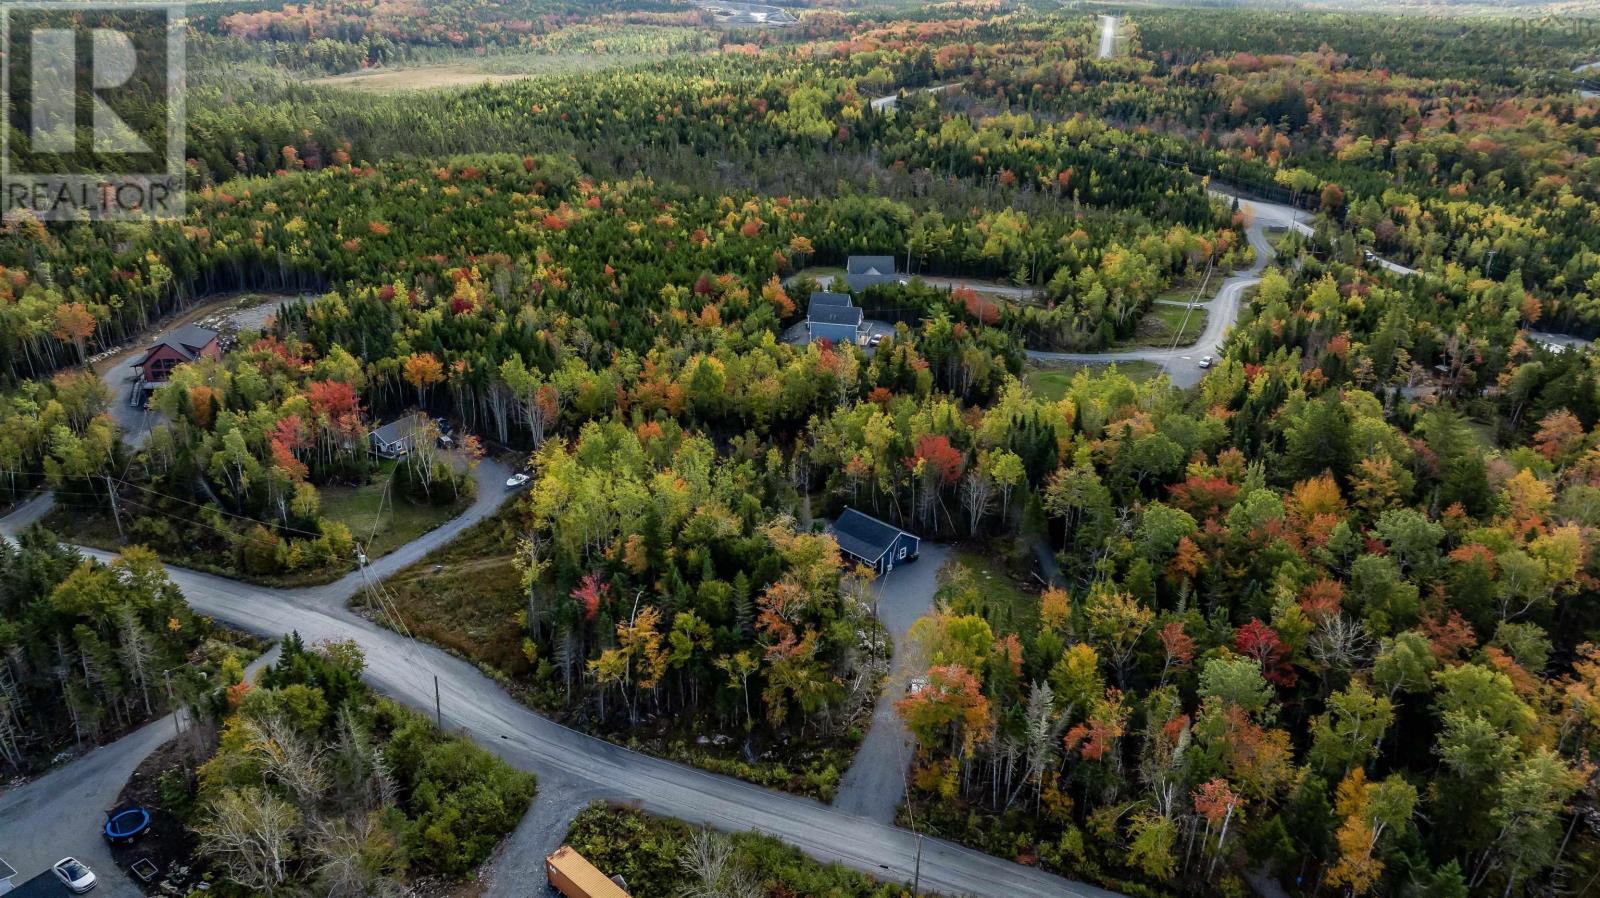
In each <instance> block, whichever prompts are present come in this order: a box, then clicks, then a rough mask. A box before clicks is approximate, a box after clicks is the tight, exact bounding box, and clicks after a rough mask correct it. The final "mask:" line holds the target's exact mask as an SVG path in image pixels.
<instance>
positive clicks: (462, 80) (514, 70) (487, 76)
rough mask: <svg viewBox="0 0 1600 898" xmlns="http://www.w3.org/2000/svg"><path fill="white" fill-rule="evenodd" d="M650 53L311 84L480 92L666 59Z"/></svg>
mask: <svg viewBox="0 0 1600 898" xmlns="http://www.w3.org/2000/svg"><path fill="white" fill-rule="evenodd" d="M665 58H667V56H666V55H665V54H650V53H549V54H538V55H534V54H521V55H516V56H494V57H486V58H483V59H472V60H467V61H463V62H452V63H440V64H438V65H418V66H407V67H401V68H375V69H368V70H366V71H362V72H349V73H346V74H343V75H328V76H325V77H321V78H310V79H307V80H306V82H305V83H306V84H311V85H316V86H319V87H339V88H346V89H349V90H360V91H368V92H371V93H402V92H406V91H418V90H441V89H449V88H466V87H477V86H479V85H481V84H500V83H503V82H506V81H520V80H522V79H525V78H539V77H546V76H550V75H571V74H581V73H583V72H595V71H600V70H602V69H611V68H621V67H624V66H630V65H638V64H642V63H647V62H655V61H658V60H661V59H665Z"/></svg>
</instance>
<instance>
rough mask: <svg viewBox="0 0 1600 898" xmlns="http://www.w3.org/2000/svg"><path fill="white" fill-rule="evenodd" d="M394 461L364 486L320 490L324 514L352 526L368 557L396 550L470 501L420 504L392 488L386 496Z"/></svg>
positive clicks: (388, 463)
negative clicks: (385, 491) (385, 485)
mask: <svg viewBox="0 0 1600 898" xmlns="http://www.w3.org/2000/svg"><path fill="white" fill-rule="evenodd" d="M393 465H394V463H393V462H385V463H384V467H385V470H383V471H380V472H379V473H378V475H377V476H375V477H374V478H373V480H372V482H371V483H368V484H365V485H363V486H327V487H323V488H322V489H321V490H319V492H320V493H321V494H322V513H323V515H324V516H326V517H328V518H330V519H332V520H335V521H338V522H340V523H341V524H344V525H345V526H346V527H349V528H350V533H351V534H352V535H353V536H355V538H356V541H357V542H359V543H361V544H362V545H363V546H365V547H366V551H367V556H368V557H369V558H379V557H381V556H384V555H387V554H389V553H390V552H393V551H394V550H395V549H398V548H400V547H401V546H403V545H405V544H406V543H409V542H411V541H412V540H414V539H416V538H417V537H419V536H421V535H422V534H424V533H427V532H428V531H429V530H432V529H433V528H435V527H438V526H439V525H440V524H443V523H445V522H446V521H448V520H450V519H451V518H453V517H455V516H456V515H458V514H460V513H461V511H462V510H463V509H464V508H466V505H467V501H466V500H459V501H456V502H453V503H451V504H449V505H417V504H413V503H412V502H411V501H409V500H407V499H406V498H404V497H402V496H398V495H396V494H395V493H394V492H393V491H392V490H391V491H390V494H389V495H388V496H385V495H384V484H385V483H387V482H388V480H389V478H388V469H391V468H392V467H393ZM380 510H381V512H380Z"/></svg>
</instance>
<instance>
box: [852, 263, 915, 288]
mask: <svg viewBox="0 0 1600 898" xmlns="http://www.w3.org/2000/svg"><path fill="white" fill-rule="evenodd" d="M844 280H845V283H847V284H849V285H850V289H851V290H854V291H856V292H860V291H862V290H865V289H867V288H868V287H876V286H879V285H880V284H904V283H905V282H906V279H905V278H904V277H901V276H900V275H899V274H897V273H896V272H895V270H894V256H851V257H850V258H849V259H847V260H846V261H845V264H844Z"/></svg>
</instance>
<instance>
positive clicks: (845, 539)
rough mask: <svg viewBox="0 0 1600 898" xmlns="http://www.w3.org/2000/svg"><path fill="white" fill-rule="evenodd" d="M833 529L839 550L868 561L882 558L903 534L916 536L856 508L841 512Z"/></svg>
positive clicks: (835, 520)
mask: <svg viewBox="0 0 1600 898" xmlns="http://www.w3.org/2000/svg"><path fill="white" fill-rule="evenodd" d="M832 529H833V538H834V539H835V540H837V541H838V542H839V548H841V549H843V550H844V551H846V552H848V553H850V554H851V555H854V556H855V557H857V558H865V559H867V560H868V561H877V560H878V559H879V558H882V557H883V553H885V552H887V551H889V547H890V546H892V545H894V541H895V539H896V538H897V537H898V536H900V534H902V533H905V534H906V535H907V536H910V537H912V538H913V539H914V538H915V535H914V534H911V533H908V532H907V531H904V530H901V529H900V528H899V527H896V526H894V525H893V524H889V523H885V522H884V521H880V520H878V519H877V518H875V517H873V516H871V515H868V514H862V513H861V512H859V511H856V510H855V509H854V508H846V509H845V510H844V511H843V512H840V514H839V517H838V518H836V519H834V522H833V528H832Z"/></svg>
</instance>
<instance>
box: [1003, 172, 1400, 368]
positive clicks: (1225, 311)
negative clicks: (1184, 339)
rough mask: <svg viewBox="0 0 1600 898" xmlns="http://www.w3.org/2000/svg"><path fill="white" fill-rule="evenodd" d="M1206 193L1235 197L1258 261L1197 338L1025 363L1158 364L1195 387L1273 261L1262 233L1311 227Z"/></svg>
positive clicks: (1292, 216) (1036, 356) (1274, 210)
mask: <svg viewBox="0 0 1600 898" xmlns="http://www.w3.org/2000/svg"><path fill="white" fill-rule="evenodd" d="M1210 192H1211V194H1212V195H1213V196H1216V197H1219V198H1221V199H1225V200H1228V201H1232V200H1235V199H1237V200H1238V201H1239V208H1240V209H1242V210H1244V211H1245V212H1246V213H1247V214H1248V215H1249V216H1250V219H1251V220H1250V224H1249V226H1248V227H1246V228H1245V238H1246V239H1248V240H1249V241H1250V246H1251V247H1253V248H1254V249H1255V251H1256V258H1255V262H1254V263H1252V264H1251V265H1250V267H1249V268H1245V269H1243V270H1241V271H1239V272H1236V273H1235V274H1233V275H1231V276H1229V277H1228V279H1227V280H1225V281H1223V282H1222V286H1221V288H1219V289H1218V290H1217V295H1216V297H1215V298H1214V299H1212V300H1211V303H1210V304H1209V306H1207V307H1206V308H1207V313H1208V314H1207V315H1206V328H1205V330H1204V331H1203V332H1201V334H1200V338H1199V339H1198V340H1196V341H1195V342H1194V343H1191V344H1190V345H1188V346H1178V347H1174V348H1169V349H1160V348H1149V349H1122V350H1112V351H1109V352H1047V351H1044V350H1037V349H1030V350H1027V355H1028V358H1029V360H1031V361H1035V362H1043V363H1047V364H1048V363H1057V364H1059V363H1063V362H1066V363H1073V364H1080V365H1096V364H1107V363H1111V362H1150V363H1153V364H1156V365H1159V366H1160V367H1161V368H1162V370H1163V371H1165V372H1166V374H1167V377H1168V379H1169V380H1171V381H1172V385H1173V386H1175V387H1192V386H1194V385H1195V384H1197V383H1199V382H1200V378H1201V376H1202V375H1204V374H1205V370H1204V369H1202V368H1201V367H1200V360H1201V359H1202V358H1203V357H1205V356H1212V357H1217V356H1220V355H1221V354H1222V347H1223V345H1224V344H1226V343H1227V339H1228V332H1229V331H1230V330H1232V329H1233V325H1234V322H1236V321H1238V320H1239V309H1240V307H1241V305H1242V300H1243V298H1244V291H1246V290H1248V289H1249V288H1251V287H1254V286H1255V285H1256V284H1259V283H1261V272H1262V271H1263V270H1265V269H1266V267H1267V262H1268V260H1270V259H1271V258H1272V244H1270V243H1269V242H1267V236H1266V233H1265V229H1266V228H1268V227H1278V228H1287V229H1289V230H1293V231H1296V232H1298V233H1301V234H1306V235H1310V234H1311V226H1310V225H1309V224H1307V223H1305V222H1304V221H1301V220H1300V216H1301V215H1303V214H1305V213H1303V212H1301V211H1300V210H1298V209H1296V208H1294V207H1293V206H1285V205H1283V204H1281V203H1270V202H1266V201H1264V200H1253V199H1245V198H1243V197H1240V196H1237V195H1235V194H1233V193H1231V192H1229V191H1227V190H1225V189H1219V188H1215V187H1214V188H1212V190H1211V191H1210ZM1367 261H1368V262H1369V263H1371V264H1374V265H1377V266H1378V267H1380V268H1383V269H1385V270H1387V271H1390V272H1393V273H1394V274H1398V275H1402V276H1411V275H1415V274H1417V273H1418V272H1417V271H1416V270H1415V269H1412V268H1407V267H1405V266H1404V265H1400V264H1398V263H1395V262H1391V261H1389V260H1388V259H1383V258H1380V257H1378V256H1372V255H1369V256H1368V259H1367Z"/></svg>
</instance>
